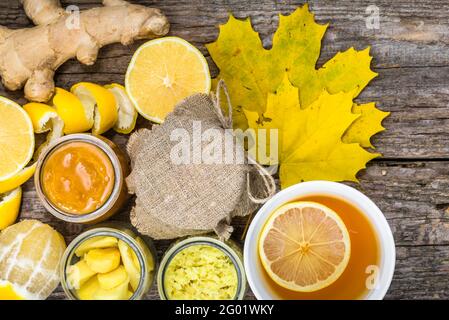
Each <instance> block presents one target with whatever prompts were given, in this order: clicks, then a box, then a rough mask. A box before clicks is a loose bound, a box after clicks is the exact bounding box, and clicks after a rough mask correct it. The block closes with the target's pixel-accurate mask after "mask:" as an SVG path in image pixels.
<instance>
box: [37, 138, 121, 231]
mask: <svg viewBox="0 0 449 320" xmlns="http://www.w3.org/2000/svg"><path fill="white" fill-rule="evenodd" d="M128 173H129V166H128V163H127V161H126V157H125V155H124V154H123V153H122V152H121V150H120V149H119V148H118V147H117V146H116V145H115V144H114V143H113V142H112V141H109V140H108V139H106V138H103V137H101V136H93V135H90V134H72V135H67V136H64V137H62V138H60V139H58V140H57V141H56V142H55V143H53V144H52V145H50V146H49V147H48V148H47V149H45V150H44V152H43V153H42V154H41V155H40V156H39V159H38V163H37V168H36V173H35V180H34V181H35V185H36V191H37V194H38V196H39V198H40V200H41V201H42V203H43V205H44V206H45V208H46V209H47V210H48V211H49V212H50V213H51V214H53V215H54V216H55V217H57V218H60V219H62V220H64V221H67V222H75V223H95V222H99V221H103V220H105V219H107V218H109V217H110V216H111V215H113V214H114V213H116V212H117V211H118V210H119V209H120V207H121V206H122V205H123V203H124V201H125V200H126V198H127V191H126V184H125V181H124V179H125V177H126V176H127V175H128Z"/></svg>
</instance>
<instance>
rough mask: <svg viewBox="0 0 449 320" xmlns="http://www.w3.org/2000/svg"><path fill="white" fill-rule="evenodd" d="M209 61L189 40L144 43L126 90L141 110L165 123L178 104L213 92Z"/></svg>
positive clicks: (173, 39) (147, 116)
mask: <svg viewBox="0 0 449 320" xmlns="http://www.w3.org/2000/svg"><path fill="white" fill-rule="evenodd" d="M210 86H211V79H210V74H209V67H208V65H207V61H206V59H205V58H204V56H203V55H202V54H201V52H200V51H199V50H198V49H197V48H195V47H194V46H193V45H191V44H190V43H188V42H187V41H185V40H183V39H181V38H177V37H166V38H161V39H156V40H151V41H148V42H146V43H144V44H143V45H142V46H140V48H139V49H138V50H137V51H136V52H135V53H134V56H133V58H132V60H131V62H130V64H129V66H128V70H127V72H126V78H125V87H126V91H127V92H128V95H129V97H130V98H131V100H132V102H133V103H134V105H135V106H136V109H137V111H138V112H139V113H140V114H141V115H142V116H143V117H145V118H146V119H148V120H151V121H154V122H157V123H161V122H163V121H164V119H165V117H166V116H167V114H168V113H169V112H171V111H172V110H173V109H174V107H175V106H176V104H178V103H179V102H181V101H182V100H183V99H184V98H186V97H188V96H190V95H192V94H194V93H209V91H210Z"/></svg>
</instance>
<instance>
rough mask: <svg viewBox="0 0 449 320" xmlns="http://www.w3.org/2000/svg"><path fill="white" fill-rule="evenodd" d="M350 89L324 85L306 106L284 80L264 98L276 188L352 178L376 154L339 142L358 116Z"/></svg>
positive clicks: (351, 144)
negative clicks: (274, 137)
mask: <svg viewBox="0 0 449 320" xmlns="http://www.w3.org/2000/svg"><path fill="white" fill-rule="evenodd" d="M354 94H355V91H351V92H347V93H345V92H339V93H336V94H330V93H328V92H327V91H326V90H325V89H323V91H322V92H321V94H320V96H319V97H318V98H317V99H316V100H315V101H314V102H313V103H312V104H310V105H309V106H308V107H306V108H305V109H303V108H301V106H300V104H299V101H298V89H297V88H296V87H294V86H293V85H292V84H291V83H290V81H289V80H288V78H287V77H286V78H284V81H283V82H282V83H281V85H280V86H279V88H278V89H277V90H276V93H275V94H270V95H269V97H268V103H267V111H266V113H267V114H269V115H270V116H271V117H273V119H276V121H273V122H270V121H266V122H265V123H269V125H267V128H268V127H269V128H268V129H278V130H279V137H280V139H279V141H280V145H279V150H280V154H281V157H280V158H279V165H280V172H279V177H280V181H281V187H282V188H285V187H288V186H290V185H292V184H295V183H298V182H302V181H308V180H330V181H357V178H356V174H357V172H358V171H360V170H361V169H363V168H365V166H366V163H367V162H368V161H370V160H372V159H373V158H376V157H378V156H379V154H378V153H370V152H368V151H366V150H365V149H363V148H362V147H361V146H360V144H359V143H343V141H342V136H343V135H344V133H345V132H346V131H347V129H348V127H350V126H351V125H352V124H353V123H354V122H355V121H357V120H358V119H360V117H361V114H355V113H353V112H352V108H353V102H352V98H353V96H354ZM255 116H256V113H255V112H253V113H251V112H248V118H249V119H251V120H250V121H249V125H250V127H256V128H260V126H259V124H257V123H255V122H253V121H254V120H256V117H255Z"/></svg>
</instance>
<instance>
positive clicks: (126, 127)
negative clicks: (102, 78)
mask: <svg viewBox="0 0 449 320" xmlns="http://www.w3.org/2000/svg"><path fill="white" fill-rule="evenodd" d="M104 87H105V88H106V89H108V90H109V91H110V92H111V93H112V94H113V95H114V97H115V102H116V105H117V107H118V119H117V122H116V124H115V125H114V130H115V131H117V132H118V133H123V134H128V133H130V132H131V131H133V130H134V127H135V126H136V120H137V110H136V108H135V107H134V104H133V103H132V101H131V99H130V98H129V97H128V94H127V93H126V89H125V87H124V86H122V85H120V84H118V83H113V84H109V85H105V86H104Z"/></svg>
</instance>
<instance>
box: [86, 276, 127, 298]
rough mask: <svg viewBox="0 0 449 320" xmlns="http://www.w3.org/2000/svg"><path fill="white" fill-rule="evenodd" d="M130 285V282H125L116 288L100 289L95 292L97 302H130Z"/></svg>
mask: <svg viewBox="0 0 449 320" xmlns="http://www.w3.org/2000/svg"><path fill="white" fill-rule="evenodd" d="M128 284H129V281H128V280H127V281H124V282H122V283H121V284H119V285H118V286H116V287H115V288H112V289H103V288H101V286H100V288H99V289H98V290H97V291H96V292H95V294H94V299H95V300H128Z"/></svg>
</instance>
